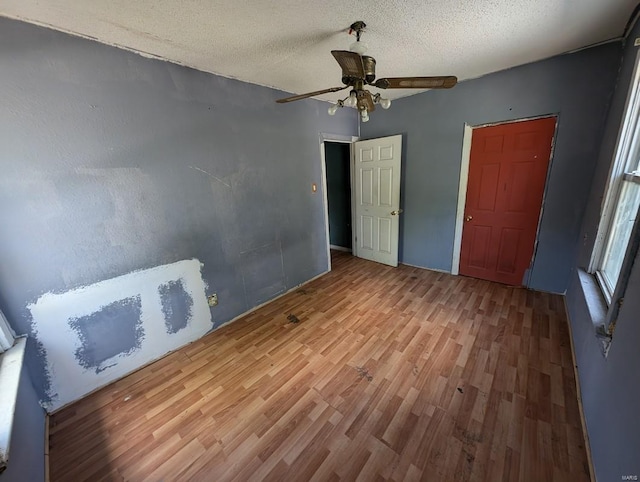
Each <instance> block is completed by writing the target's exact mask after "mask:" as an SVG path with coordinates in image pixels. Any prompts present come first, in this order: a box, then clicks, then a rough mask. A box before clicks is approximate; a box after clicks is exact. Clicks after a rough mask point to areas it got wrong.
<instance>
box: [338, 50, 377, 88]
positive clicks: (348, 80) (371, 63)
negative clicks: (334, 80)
mask: <svg viewBox="0 0 640 482" xmlns="http://www.w3.org/2000/svg"><path fill="white" fill-rule="evenodd" d="M361 57H362V65H363V67H364V78H362V77H359V76H354V75H353V72H351V71H348V70H345V69H343V71H342V83H343V84H345V85H349V86H354V85H355V84H356V82H358V81H363V80H364V81H365V83H367V84H370V83H372V82H373V81H374V80H375V78H376V59H374V58H373V57H370V56H369V55H362V56H361Z"/></svg>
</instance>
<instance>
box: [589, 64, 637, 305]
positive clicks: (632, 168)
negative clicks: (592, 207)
mask: <svg viewBox="0 0 640 482" xmlns="http://www.w3.org/2000/svg"><path fill="white" fill-rule="evenodd" d="M639 130H640V68H639V66H638V59H636V67H635V72H634V74H633V82H632V84H631V88H630V91H629V96H628V99H627V107H626V111H625V115H624V119H623V123H622V127H621V129H620V135H619V138H618V145H617V148H616V154H615V158H614V163H613V166H612V168H611V173H610V176H609V184H608V186H607V193H606V197H605V202H604V209H603V215H602V219H601V222H600V226H599V228H598V237H597V240H596V246H595V249H594V254H593V258H592V262H591V270H590V271H591V272H592V273H594V274H595V276H596V278H597V279H598V282H599V284H600V287H601V288H602V292H603V294H604V296H605V298H606V300H607V303H609V304H611V301H612V298H613V294H614V292H615V289H616V286H617V285H618V281H619V278H620V274H621V271H622V269H623V261H624V259H625V255H626V253H627V247H628V246H629V242H630V240H631V234H632V231H633V226H634V223H635V219H636V215H637V214H638V206H639V205H640V132H639Z"/></svg>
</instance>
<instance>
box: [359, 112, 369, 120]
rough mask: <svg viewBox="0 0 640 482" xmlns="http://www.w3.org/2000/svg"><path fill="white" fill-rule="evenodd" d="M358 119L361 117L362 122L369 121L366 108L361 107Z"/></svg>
mask: <svg viewBox="0 0 640 482" xmlns="http://www.w3.org/2000/svg"><path fill="white" fill-rule="evenodd" d="M360 119H362V122H368V121H369V113H368V112H367V109H362V110H361V111H360Z"/></svg>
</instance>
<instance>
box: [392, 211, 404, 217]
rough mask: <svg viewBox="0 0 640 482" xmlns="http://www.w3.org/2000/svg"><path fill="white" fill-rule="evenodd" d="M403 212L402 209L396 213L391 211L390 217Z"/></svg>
mask: <svg viewBox="0 0 640 482" xmlns="http://www.w3.org/2000/svg"><path fill="white" fill-rule="evenodd" d="M402 211H403V210H402V209H398V210H397V211H391V215H392V216H397V215H398V214H400V213H401V212H402Z"/></svg>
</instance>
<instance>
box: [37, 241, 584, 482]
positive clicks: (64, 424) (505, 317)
mask: <svg viewBox="0 0 640 482" xmlns="http://www.w3.org/2000/svg"><path fill="white" fill-rule="evenodd" d="M332 257H333V271H332V272H331V273H329V274H327V275H325V276H323V277H321V278H319V279H317V280H315V281H313V282H312V283H309V284H307V285H305V286H304V287H303V288H301V289H298V290H296V291H294V292H292V293H290V294H288V295H286V296H284V297H282V298H280V299H278V300H276V301H275V302H272V303H270V304H269V305H267V306H265V307H263V308H260V309H259V310H257V311H255V312H253V313H251V314H249V315H247V316H245V317H244V318H242V319H240V320H238V321H236V322H234V323H232V324H231V325H228V326H226V327H223V328H221V329H219V330H217V331H215V332H213V333H211V334H209V335H207V336H205V337H204V338H202V339H200V340H199V341H197V342H195V343H193V344H191V345H189V346H187V347H185V348H183V349H181V350H179V351H177V352H175V353H172V354H170V355H169V356H167V357H165V358H163V359H162V360H160V361H158V362H156V363H154V364H152V365H149V366H147V367H145V368H143V369H141V370H139V371H137V372H135V373H133V374H132V375H129V376H128V377H126V378H124V379H122V380H120V381H118V382H116V383H113V384H112V385H110V386H108V387H106V388H104V389H102V390H100V391H98V392H96V393H94V394H92V395H90V396H88V397H86V398H84V399H83V400H81V401H79V402H77V403H75V404H73V405H71V406H69V407H67V408H65V409H63V410H61V411H59V412H58V413H56V414H55V415H53V416H52V417H51V427H50V452H49V457H50V463H51V469H50V472H51V480H53V481H81V480H91V481H97V480H114V481H116V480H127V481H141V480H151V481H159V480H164V481H172V480H202V481H226V480H239V481H244V480H256V481H257V480H283V481H298V480H299V481H306V480H318V481H334V480H335V481H337V480H356V479H358V480H363V481H378V480H380V481H382V480H394V481H401V480H428V481H467V480H469V481H516V480H521V481H535V482H538V481H551V480H557V481H564V480H566V481H572V482H576V481H583V480H588V479H589V475H588V466H587V458H586V452H585V448H584V439H583V436H582V431H581V425H580V418H579V413H578V404H577V398H576V387H575V380H574V373H573V368H572V358H571V351H570V343H569V335H568V330H567V321H566V317H565V312H564V307H563V303H564V302H563V299H562V297H560V296H556V295H549V294H545V293H536V292H532V291H528V290H524V289H519V288H512V287H508V286H503V285H499V284H496V283H491V282H487V281H481V280H475V279H470V278H465V277H454V276H450V275H447V274H442V273H436V272H432V271H427V270H421V269H417V268H411V267H408V266H400V267H399V268H395V269H394V268H389V267H386V266H382V265H379V264H376V263H372V262H368V261H364V260H361V259H357V258H353V257H351V256H350V255H348V254H346V253H338V252H335V253H333V254H332ZM291 315H293V316H291ZM214 316H215V310H214ZM294 317H295V318H294ZM296 319H297V320H298V322H292V321H291V320H293V321H295V320H296Z"/></svg>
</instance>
